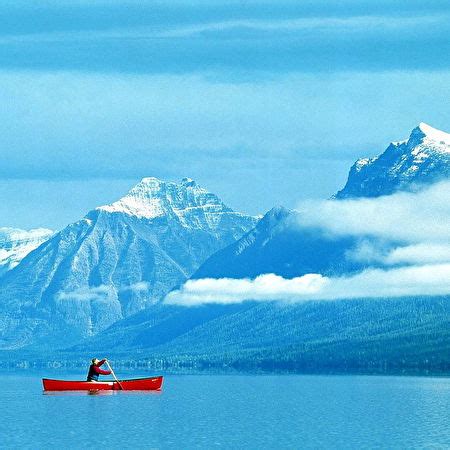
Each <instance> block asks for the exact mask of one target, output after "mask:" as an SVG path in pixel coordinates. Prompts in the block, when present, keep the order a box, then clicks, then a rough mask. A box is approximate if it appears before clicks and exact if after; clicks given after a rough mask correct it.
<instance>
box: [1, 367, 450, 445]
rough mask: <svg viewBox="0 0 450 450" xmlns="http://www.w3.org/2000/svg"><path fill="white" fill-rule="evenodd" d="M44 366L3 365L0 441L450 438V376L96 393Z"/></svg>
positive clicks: (232, 380)
mask: <svg viewBox="0 0 450 450" xmlns="http://www.w3.org/2000/svg"><path fill="white" fill-rule="evenodd" d="M41 375H42V376H50V377H53V378H63V379H71V378H72V379H74V378H75V379H76V378H80V376H79V375H78V376H68V375H64V376H62V375H61V374H57V373H56V374H55V373H54V372H53V373H51V374H49V373H45V374H40V376H41ZM58 375H59V376H58ZM40 376H39V377H38V376H24V375H23V374H11V373H7V374H0V381H1V386H2V389H1V391H0V408H1V409H0V411H1V412H0V418H1V420H0V440H1V441H0V448H2V449H3V448H7V449H10V448H20V449H25V448H27V449H28V448H30V449H48V448H89V447H90V448H92V447H94V446H95V447H98V448H109V449H111V448H114V449H116V448H117V449H125V448H135V449H141V448H142V449H152V448H155V449H156V448H160V449H172V448H173V449H191V448H205V449H214V448H232V449H239V448H245V449H265V448H268V449H307V448H315V449H317V448H358V449H361V448H386V449H394V448H428V449H435V448H436V449H437V448H450V421H449V419H450V414H449V412H450V409H449V407H450V379H449V378H425V377H423V378H421V377H381V376H380V377H378V376H318V375H279V376H275V375H273V376H272V375H271V376H265V375H255V376H251V375H248V376H247V375H217V376H216V375H214V376H213V375H166V378H165V384H164V386H163V391H162V392H160V393H133V392H113V393H109V394H108V393H106V394H101V395H88V394H82V393H67V394H63V393H60V394H44V393H43V392H42V387H41V380H40ZM144 376H149V374H147V375H145V374H144Z"/></svg>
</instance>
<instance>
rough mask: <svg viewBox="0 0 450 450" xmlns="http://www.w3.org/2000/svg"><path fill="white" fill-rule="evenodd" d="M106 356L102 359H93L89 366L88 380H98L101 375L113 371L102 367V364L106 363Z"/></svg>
mask: <svg viewBox="0 0 450 450" xmlns="http://www.w3.org/2000/svg"><path fill="white" fill-rule="evenodd" d="M105 362H106V358H105V359H102V360H101V361H100V360H98V359H97V358H93V359H92V364H91V365H90V366H89V372H88V376H87V381H94V382H95V381H98V376H99V375H110V374H111V372H110V371H109V370H103V369H100V366H102V365H103V364H105Z"/></svg>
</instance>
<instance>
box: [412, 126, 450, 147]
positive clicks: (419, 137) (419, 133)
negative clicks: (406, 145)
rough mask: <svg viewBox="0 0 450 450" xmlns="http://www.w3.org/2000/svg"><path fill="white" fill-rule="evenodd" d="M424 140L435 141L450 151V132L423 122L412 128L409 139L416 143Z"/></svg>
mask: <svg viewBox="0 0 450 450" xmlns="http://www.w3.org/2000/svg"><path fill="white" fill-rule="evenodd" d="M423 140H427V141H433V142H434V143H437V144H438V145H439V146H440V147H442V148H443V149H444V150H445V151H447V152H449V151H450V134H449V133H445V132H444V131H441V130H438V129H436V128H433V127H432V126H430V125H428V124H426V123H424V122H421V123H420V124H419V125H418V126H417V127H416V128H414V130H412V132H411V135H410V137H409V140H408V141H410V143H415V142H421V141H423Z"/></svg>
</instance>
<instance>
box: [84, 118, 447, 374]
mask: <svg viewBox="0 0 450 450" xmlns="http://www.w3.org/2000/svg"><path fill="white" fill-rule="evenodd" d="M422 128H423V126H422V127H420V129H422ZM415 134H420V133H419V132H418V131H417V133H416V132H413V135H415ZM434 136H435V135H434ZM413 137H414V136H413ZM410 140H411V142H412V141H413V139H412V138H410ZM418 140H419V141H420V142H422V144H423V145H425V144H424V143H426V145H427V146H429V147H430V148H429V149H428V150H426V149H425V148H424V147H420V146H421V145H422V144H420V145H419V147H420V148H421V152H426V151H428V152H429V154H430V155H432V154H434V153H433V152H434V151H435V150H434V147H435V146H437V147H439V146H440V145H441V144H440V141H439V142H437V144H436V140H433V144H431V143H430V142H431V141H430V138H429V137H428V138H426V139H425V138H424V137H423V136H419V137H418ZM442 145H444V144H442ZM416 147H417V146H414V148H416ZM411 148H412V147H411ZM439 149H440V147H439ZM419 153H420V152H418V153H417V155H416V156H418V155H419ZM436 154H437V156H436V155H434V156H435V157H433V159H434V161H435V164H434V165H428V166H427V167H428V168H429V170H428V172H427V171H426V170H425V166H424V168H423V170H422V169H421V170H419V169H417V170H416V169H414V170H410V169H408V167H413V165H416V164H418V161H417V158H412V159H408V158H407V157H405V158H404V159H402V161H403V162H404V163H403V165H400V166H398V165H395V164H385V165H384V166H380V167H384V170H385V171H386V176H385V177H384V178H383V176H382V170H383V169H382V168H379V169H377V170H379V176H378V177H374V178H368V180H367V183H366V184H365V185H364V189H361V190H360V191H357V192H356V193H355V195H357V196H358V195H359V196H364V195H365V193H366V192H367V193H368V196H370V195H372V193H373V192H378V193H381V192H382V191H381V190H380V189H378V187H377V186H379V179H385V178H386V179H388V178H389V177H390V176H391V175H389V174H391V173H394V174H395V175H392V176H394V181H393V186H392V191H395V190H399V189H400V190H401V189H409V188H411V187H412V186H413V184H415V183H416V182H417V181H418V180H419V178H418V177H417V176H412V175H411V176H409V174H411V173H416V172H418V173H422V174H426V173H427V174H428V175H426V176H425V175H423V176H421V178H420V181H421V182H424V183H426V182H432V181H438V180H440V179H441V178H443V177H444V178H445V177H447V176H448V175H447V174H448V168H449V163H448V159H447V158H446V156H445V155H446V153H445V152H438V153H436ZM413 156H414V155H413ZM380 158H381V156H380ZM430 158H431V156H430ZM408 161H409V162H408ZM438 162H439V164H438ZM374 164H380V163H375V162H374ZM424 164H425V163H424ZM393 167H396V168H397V170H396V171H393V170H394V169H393ZM437 167H440V169H439V170H438V169H437ZM401 174H404V176H403V178H402V179H403V181H402V183H397V182H396V181H395V177H396V176H399V177H401V176H402V175H401ZM351 177H352V174H350V178H351ZM350 184H351V183H350ZM372 184H373V186H372ZM372 187H373V189H372ZM341 192H342V191H341ZM383 192H388V191H387V188H385V190H384V191H383ZM346 195H347V197H346ZM377 195H378V194H377ZM349 196H350V193H349V192H348V191H347V193H346V194H345V195H343V196H342V198H348V197H349ZM336 201H337V200H336ZM301 220H302V215H301V214H300V213H297V212H295V211H289V210H286V209H284V208H281V207H279V208H274V209H273V210H271V211H269V212H268V213H267V214H266V215H265V216H264V217H263V219H261V221H260V222H259V223H258V224H257V226H256V227H255V228H254V229H253V230H251V231H249V232H248V233H247V234H246V235H244V236H243V237H242V238H241V239H240V240H238V241H237V242H235V243H232V244H231V245H229V246H228V247H226V248H224V249H222V250H220V251H218V252H217V253H215V254H214V255H212V256H211V257H210V258H208V260H207V261H206V262H205V263H204V264H203V265H202V266H201V267H200V268H199V269H198V270H197V272H196V273H195V274H194V275H193V278H205V277H212V278H222V277H231V278H244V277H249V278H254V277H255V276H257V275H259V274H261V273H276V274H278V275H282V276H283V277H286V278H292V277H294V276H298V275H302V274H304V273H308V272H319V273H322V274H326V275H330V274H345V273H349V272H351V271H352V270H360V269H362V268H364V267H365V264H364V263H362V262H361V261H359V262H358V263H356V262H354V261H352V260H351V258H348V256H349V253H348V252H349V251H351V250H352V248H353V247H354V246H355V245H357V244H358V242H356V241H355V240H354V239H351V238H348V239H342V238H332V237H330V236H328V235H326V234H323V233H322V232H320V231H319V230H314V231H307V230H304V229H301V227H299V226H298V224H299V223H300V222H301ZM350 253H351V252H350ZM371 264H373V263H371ZM153 308H155V309H154V310H153V311H152V312H151V309H153ZM151 309H149V310H146V311H144V312H142V313H140V314H138V315H136V316H133V317H130V318H128V319H125V320H123V321H120V322H117V323H116V324H115V325H114V326H113V327H111V328H109V329H108V330H105V332H104V333H103V334H102V335H101V336H100V335H99V336H97V337H95V338H93V339H91V340H89V341H86V342H85V343H83V345H82V346H79V347H77V350H78V351H81V350H82V349H83V348H90V349H93V350H94V349H95V350H105V349H107V348H114V349H116V351H118V352H120V351H123V352H127V351H132V350H133V349H134V350H138V351H139V352H140V354H142V355H143V356H144V355H150V354H151V355H153V356H154V357H155V358H160V359H161V360H167V363H168V364H170V361H180V360H181V361H185V362H186V363H189V364H190V363H192V362H195V363H198V364H206V365H209V364H211V365H216V366H217V365H218V366H220V365H221V364H231V365H234V366H236V367H245V366H247V367H262V366H264V365H267V366H270V367H274V368H276V367H278V368H281V367H283V364H285V365H286V367H297V368H300V369H302V368H314V367H316V368H319V367H322V368H324V367H331V368H332V367H336V368H337V367H341V368H342V367H353V368H367V367H370V366H372V367H380V368H381V367H384V366H390V367H402V368H405V367H408V368H411V367H427V368H438V370H441V369H442V368H444V369H445V368H446V367H447V368H448V367H449V364H450V333H449V332H448V324H449V321H450V314H449V312H450V311H449V307H448V298H447V297H445V298H404V299H402V298H399V299H380V300H373V299H370V300H365V299H360V300H351V301H336V302H311V303H304V304H295V305H283V304H280V303H270V302H269V303H264V304H255V303H251V302H245V303H242V304H239V305H227V306H225V305H213V304H211V305H204V306H200V307H195V308H194V307H190V308H189V307H184V308H183V307H174V306H164V305H157V306H155V307H152V308H151ZM164 358H166V359H164Z"/></svg>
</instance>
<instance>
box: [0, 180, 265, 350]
mask: <svg viewBox="0 0 450 450" xmlns="http://www.w3.org/2000/svg"><path fill="white" fill-rule="evenodd" d="M255 222H256V219H254V218H253V217H249V216H245V215H243V214H240V213H236V212H234V211H232V210H231V209H230V208H228V207H227V206H226V205H224V204H223V203H222V202H221V201H220V199H219V198H218V197H217V196H216V195H214V194H211V193H209V192H207V191H206V190H205V189H203V188H201V187H199V186H198V185H197V184H196V183H195V182H194V181H192V180H190V179H183V180H182V181H181V183H178V184H177V183H168V182H163V181H160V180H157V179H155V178H144V179H143V180H142V181H141V182H140V183H139V184H138V185H137V186H135V187H134V188H133V189H131V190H130V192H129V193H128V194H127V195H126V196H125V197H123V198H122V199H120V200H119V201H118V202H115V203H113V204H112V205H107V206H103V207H99V208H97V209H96V210H93V211H91V212H90V213H88V214H87V215H86V217H85V218H84V219H82V220H80V221H78V222H76V223H74V224H71V225H69V226H68V227H66V228H65V229H63V230H62V231H61V232H59V233H57V234H56V235H54V236H53V237H52V238H51V239H50V240H48V241H47V242H45V243H44V244H43V245H42V246H41V247H39V248H38V249H36V250H35V251H34V252H31V253H30V254H29V255H28V256H27V257H26V258H24V260H23V261H22V262H21V264H19V265H18V266H17V267H16V268H15V269H13V270H11V271H10V272H8V273H7V274H6V275H5V276H4V278H3V279H2V292H1V297H0V299H1V308H2V312H3V317H2V320H1V322H0V329H1V336H2V343H1V345H2V347H4V348H12V347H17V346H23V345H28V344H31V343H36V342H42V341H43V340H45V342H47V343H48V344H50V345H59V344H62V345H63V344H64V343H68V342H74V341H76V340H77V339H80V338H82V337H84V336H89V335H92V334H95V333H96V332H98V331H100V330H102V329H104V328H106V327H107V326H109V325H111V324H112V323H114V322H115V321H117V320H119V319H121V318H123V317H127V316H129V315H131V314H133V313H135V312H137V311H139V310H141V309H143V308H145V307H147V306H148V305H150V304H152V303H155V302H158V301H159V300H160V299H161V298H162V297H163V296H164V295H165V294H166V293H167V292H168V291H169V290H170V289H171V288H173V287H174V286H177V285H179V284H180V283H182V282H184V281H185V280H186V279H187V277H189V276H190V275H191V274H192V273H193V272H194V271H195V270H196V269H197V268H198V266H199V265H200V264H201V263H202V262H203V261H204V260H205V259H206V258H207V257H208V256H210V255H211V254H212V253H214V252H215V251H217V250H219V249H221V248H222V247H224V246H226V245H227V244H230V243H231V242H233V241H234V240H236V239H237V238H239V237H240V236H242V234H244V233H245V232H247V231H248V230H249V229H251V228H252V227H253V226H254V224H255ZM47 337H49V339H47Z"/></svg>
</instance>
